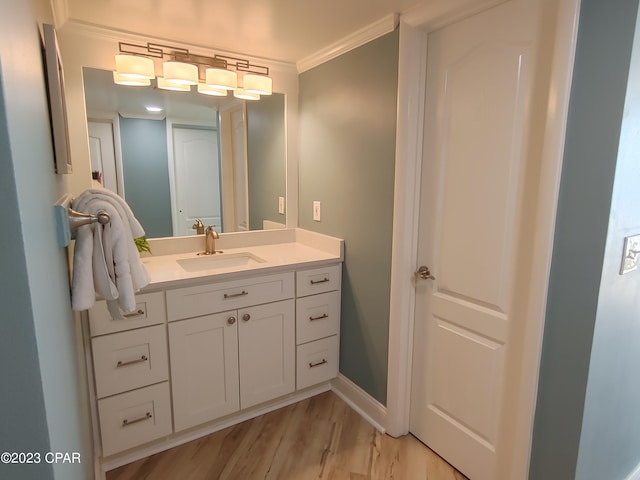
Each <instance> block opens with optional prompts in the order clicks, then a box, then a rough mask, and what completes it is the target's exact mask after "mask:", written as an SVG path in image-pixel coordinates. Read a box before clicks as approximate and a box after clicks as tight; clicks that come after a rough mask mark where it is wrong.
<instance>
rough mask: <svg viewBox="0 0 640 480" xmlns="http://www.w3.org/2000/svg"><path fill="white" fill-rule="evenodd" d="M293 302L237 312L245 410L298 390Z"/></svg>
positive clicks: (241, 388) (241, 382)
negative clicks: (296, 388) (296, 387)
mask: <svg viewBox="0 0 640 480" xmlns="http://www.w3.org/2000/svg"><path fill="white" fill-rule="evenodd" d="M294 311H295V307H294V301H293V300H285V301H282V302H276V303H269V304H266V305H260V306H257V307H251V308H244V309H241V310H239V311H238V323H239V325H238V336H239V345H240V402H241V405H242V408H248V407H251V406H253V405H257V404H258V403H262V402H266V401H268V400H271V399H273V398H276V397H279V396H282V395H286V394H288V393H291V392H293V391H294V390H295V363H296V362H295V312H294Z"/></svg>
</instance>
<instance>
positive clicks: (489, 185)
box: [410, 1, 537, 480]
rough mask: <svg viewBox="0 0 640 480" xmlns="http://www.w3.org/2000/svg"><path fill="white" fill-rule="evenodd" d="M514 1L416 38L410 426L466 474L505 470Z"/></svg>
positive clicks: (525, 165) (518, 206)
mask: <svg viewBox="0 0 640 480" xmlns="http://www.w3.org/2000/svg"><path fill="white" fill-rule="evenodd" d="M523 3H525V2H519V1H511V2H507V3H504V4H502V5H500V6H497V7H495V8H492V9H490V10H488V11H485V12H482V13H480V14H477V15H475V16H473V17H470V18H467V19H465V20H462V21H459V22H457V23H455V24H452V25H450V26H447V27H445V28H442V29H441V30H438V31H435V32H434V33H432V34H430V35H429V38H428V55H427V89H426V108H425V112H426V113H425V132H424V133H425V138H424V158H423V169H422V186H421V207H420V208H421V210H420V225H419V247H418V248H419V250H418V261H419V265H423V266H425V267H428V268H429V269H430V274H431V275H433V276H434V277H435V279H429V278H426V279H421V278H418V279H417V280H416V309H415V330H414V347H413V370H412V371H413V377H412V393H411V414H410V430H411V432H412V433H413V434H415V435H416V436H417V437H418V438H420V439H421V440H422V441H423V442H424V443H426V444H427V445H428V446H429V447H431V448H432V449H433V450H435V451H436V452H437V453H438V454H439V455H441V456H442V457H444V458H445V459H446V460H447V461H448V462H450V463H451V464H452V465H454V466H455V467H456V468H457V469H459V470H460V471H461V472H462V473H464V474H465V475H467V476H468V477H469V478H471V479H472V480H496V479H498V478H504V477H503V475H502V474H501V473H500V472H501V471H502V470H501V466H500V462H502V461H508V460H504V459H505V458H506V455H507V453H506V452H508V449H509V439H508V435H507V436H505V435H504V432H505V431H507V430H508V429H509V428H510V427H508V426H505V424H504V423H503V422H502V420H503V419H504V418H505V415H506V413H505V412H507V411H508V410H509V405H510V404H511V402H510V401H511V400H513V399H514V395H515V392H516V385H515V384H514V382H513V381H512V380H513V379H512V378H511V377H510V376H509V375H508V373H509V371H510V370H511V369H515V368H516V367H517V365H516V364H517V363H518V361H519V352H518V351H517V349H514V348H511V349H510V347H513V345H514V340H513V332H514V331H515V330H517V325H518V322H519V321H522V317H523V315H522V314H521V310H522V308H523V304H525V303H526V292H527V287H528V283H527V280H526V278H527V277H526V275H527V272H526V270H527V267H526V266H525V265H526V264H527V261H528V256H527V251H528V250H527V249H526V248H524V244H526V243H527V240H526V238H523V236H522V233H523V225H524V223H525V222H533V221H534V220H535V210H534V208H533V207H532V206H531V204H530V203H532V202H529V203H528V202H526V200H527V198H532V197H526V195H530V194H531V193H532V192H533V194H534V195H535V189H536V188H537V180H536V178H537V176H536V167H535V165H534V164H535V162H536V158H537V157H535V155H532V154H531V151H532V150H533V149H534V148H535V146H534V145H533V143H529V142H530V140H531V136H530V135H529V133H530V132H531V131H532V128H531V125H532V112H534V111H535V109H534V108H533V107H534V105H533V102H532V91H533V90H532V87H533V84H534V76H533V73H534V66H535V58H534V55H535V54H536V51H535V48H534V47H535V31H536V28H535V27H536V25H535V22H536V20H535V19H536V18H537V15H536V11H534V10H531V11H525V8H529V7H530V6H531V4H534V3H536V2H531V1H529V2H527V3H528V4H529V5H528V6H526V7H525V6H524V5H523ZM530 148H531V150H530ZM530 158H531V159H533V161H530V160H529V159H530ZM525 173H526V175H525ZM533 198H535V197H533ZM424 276H425V277H428V276H429V274H428V273H427V274H425V275H424ZM514 329H515V330H514ZM534 380H535V379H522V381H534Z"/></svg>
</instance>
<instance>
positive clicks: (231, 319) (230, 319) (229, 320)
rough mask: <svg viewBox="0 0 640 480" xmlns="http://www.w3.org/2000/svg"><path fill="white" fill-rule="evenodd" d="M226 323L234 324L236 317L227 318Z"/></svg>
mask: <svg viewBox="0 0 640 480" xmlns="http://www.w3.org/2000/svg"><path fill="white" fill-rule="evenodd" d="M227 323H228V324H229V325H233V324H234V323H236V317H229V318H227Z"/></svg>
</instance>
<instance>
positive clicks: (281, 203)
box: [278, 197, 284, 215]
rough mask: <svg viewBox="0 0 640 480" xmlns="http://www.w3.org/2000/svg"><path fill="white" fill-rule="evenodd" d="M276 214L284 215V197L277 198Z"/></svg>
mask: <svg viewBox="0 0 640 480" xmlns="http://www.w3.org/2000/svg"><path fill="white" fill-rule="evenodd" d="M278 213H279V214H280V215H284V197H278Z"/></svg>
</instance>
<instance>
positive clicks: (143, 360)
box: [116, 355, 149, 368]
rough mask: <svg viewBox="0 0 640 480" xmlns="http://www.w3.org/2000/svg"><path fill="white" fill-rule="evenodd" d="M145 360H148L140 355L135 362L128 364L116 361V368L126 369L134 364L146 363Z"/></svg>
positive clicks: (131, 361)
mask: <svg viewBox="0 0 640 480" xmlns="http://www.w3.org/2000/svg"><path fill="white" fill-rule="evenodd" d="M147 360H149V359H148V358H147V356H146V355H142V356H141V357H140V358H136V359H135V360H130V361H128V362H123V361H122V360H118V364H117V365H116V368H120V367H126V366H128V365H134V364H136V363H142V362H146V361H147Z"/></svg>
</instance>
